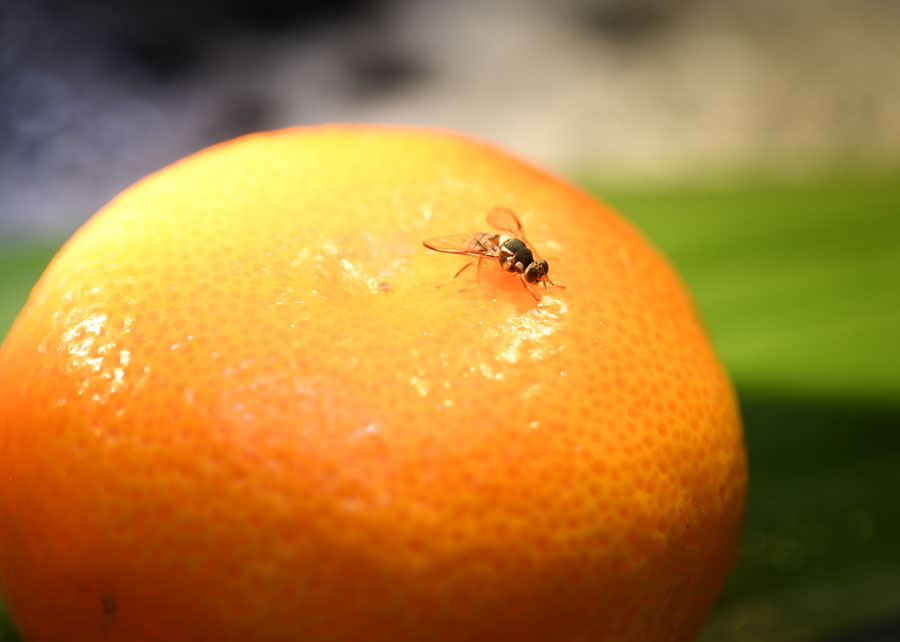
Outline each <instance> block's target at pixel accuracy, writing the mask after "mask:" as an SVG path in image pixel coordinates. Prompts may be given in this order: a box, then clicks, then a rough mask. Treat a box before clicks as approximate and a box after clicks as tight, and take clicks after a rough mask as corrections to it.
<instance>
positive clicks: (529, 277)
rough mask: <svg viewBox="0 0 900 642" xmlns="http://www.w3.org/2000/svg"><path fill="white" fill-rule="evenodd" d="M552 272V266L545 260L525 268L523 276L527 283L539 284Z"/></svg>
mask: <svg viewBox="0 0 900 642" xmlns="http://www.w3.org/2000/svg"><path fill="white" fill-rule="evenodd" d="M549 271H550V265H549V264H548V263H547V261H545V260H544V259H541V260H539V261H535V262H534V263H532V264H531V265H529V266H528V267H527V268H525V273H524V274H523V275H522V276H523V277H524V278H525V280H526V281H528V282H529V283H537V282H538V281H540V280H541V279H542V278H544V277H545V276H547V272H549Z"/></svg>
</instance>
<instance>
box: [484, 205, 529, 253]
mask: <svg viewBox="0 0 900 642" xmlns="http://www.w3.org/2000/svg"><path fill="white" fill-rule="evenodd" d="M487 222H488V225H490V226H491V227H493V228H496V229H498V230H500V231H501V232H508V233H509V234H511V235H512V236H514V237H516V238H517V239H521V240H522V241H523V242H524V243H525V245H527V246H528V249H530V250H531V253H532V254H533V255H534V258H535V259H539V258H540V257H539V256H538V253H537V250H535V249H534V246H533V245H532V244H531V243H529V242H528V239H527V238H526V237H525V228H524V227H523V226H522V223H521V222H520V221H519V217H518V216H516V215H515V214H514V213H513V211H512V210H510V209H507V208H505V207H495V208H494V209H492V210H491V211H490V212H488V214H487Z"/></svg>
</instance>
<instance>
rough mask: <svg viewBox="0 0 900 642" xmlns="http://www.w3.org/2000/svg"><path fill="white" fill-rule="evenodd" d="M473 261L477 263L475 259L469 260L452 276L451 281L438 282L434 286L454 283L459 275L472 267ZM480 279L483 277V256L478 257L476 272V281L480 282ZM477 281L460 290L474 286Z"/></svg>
mask: <svg viewBox="0 0 900 642" xmlns="http://www.w3.org/2000/svg"><path fill="white" fill-rule="evenodd" d="M473 263H475V261H469V262H468V263H466V264H465V265H464V266H462V267H461V268H459V270H458V271H457V272H456V274H454V275H453V277H452V278H451V279H450V280H449V281H445V282H443V283H438V284H437V285H436V286H434V287H436V288H442V287H444V286H445V285H450V284H451V283H453V282H454V281H455V280H456V279H457V278H459V275H460V274H462V273H463V272H465V271H466V269H467V268H470V267H472V264H473ZM480 279H481V258H479V259H478V267H477V271H476V273H475V283H478V281H479V280H480ZM475 283H472V284H470V285H467V286H466V287H464V288H463V289H462V290H460V292H465V291H466V290H468V289H469V288H470V287H472V286H473V285H475Z"/></svg>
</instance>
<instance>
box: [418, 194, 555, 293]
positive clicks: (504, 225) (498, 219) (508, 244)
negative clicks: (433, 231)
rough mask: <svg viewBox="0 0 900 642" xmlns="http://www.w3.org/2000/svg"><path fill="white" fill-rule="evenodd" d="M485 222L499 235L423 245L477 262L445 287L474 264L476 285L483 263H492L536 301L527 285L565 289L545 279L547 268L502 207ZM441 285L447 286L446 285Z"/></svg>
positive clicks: (436, 239)
mask: <svg viewBox="0 0 900 642" xmlns="http://www.w3.org/2000/svg"><path fill="white" fill-rule="evenodd" d="M487 222H488V225H490V226H491V227H493V228H494V229H496V230H499V231H500V232H501V233H500V234H498V233H497V232H476V233H474V234H451V235H449V236H436V237H434V238H430V239H426V240H425V241H423V245H425V247H427V248H429V249H431V250H434V251H436V252H445V253H447V254H462V255H463V256H471V257H474V258H476V259H478V261H469V262H468V263H466V264H465V265H464V266H462V267H461V268H460V269H459V271H458V272H457V273H456V274H454V275H453V278H452V279H450V281H448V283H452V282H453V281H454V280H455V279H456V278H457V277H458V276H459V275H460V274H462V273H463V272H464V271H465V270H466V269H467V268H469V267H471V266H472V265H473V264H474V265H476V273H475V283H478V281H479V279H480V277H481V263H482V261H484V260H485V259H494V260H496V261H497V262H498V263H499V264H500V267H501V269H503V270H505V271H507V272H512V273H514V274H515V275H516V276H518V277H519V280H520V281H521V283H522V287H524V288H525V289H526V290H528V292H529V293H530V294H531V296H533V297H534V298H535V300H537V301H539V300H540V297H539V296H538V295H537V294H535V293H534V291H533V290H532V289H531V288H529V287H528V286H529V285H536V284H538V283H542V284H543V286H544V288H545V289H546V288H547V284H548V283H549V284H550V285H552V286H554V287H557V288H565V286H563V285H559V284H557V283H554V282H553V281H552V280H551V279H550V277H549V276H547V273H548V272H549V271H550V265H549V264H548V263H547V261H546V259H542V258H539V257H538V255H537V252H536V251H535V250H534V248H533V247H531V245H529V243H528V240H527V239H526V238H525V228H523V227H522V223H521V222H519V217H518V216H516V215H515V214H514V213H513V212H512V211H510V210H508V209H506V208H505V207H495V208H494V209H492V210H491V211H490V212H488V214H487ZM440 285H446V283H442V284H440ZM440 285H439V286H438V287H440ZM472 285H474V284H472ZM472 285H469V286H468V287H465V288H463V289H462V290H460V292H464V291H465V290H467V289H469V288H470V287H472Z"/></svg>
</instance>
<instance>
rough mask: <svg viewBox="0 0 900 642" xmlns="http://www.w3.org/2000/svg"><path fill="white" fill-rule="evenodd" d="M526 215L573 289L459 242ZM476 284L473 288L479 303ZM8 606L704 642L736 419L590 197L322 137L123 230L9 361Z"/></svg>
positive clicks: (16, 614) (733, 488)
mask: <svg viewBox="0 0 900 642" xmlns="http://www.w3.org/2000/svg"><path fill="white" fill-rule="evenodd" d="M498 205H502V206H505V207H508V208H510V209H512V210H513V211H515V212H516V213H517V214H518V215H519V218H520V219H521V220H522V222H523V224H524V225H525V229H526V231H527V232H528V235H529V241H530V242H531V243H532V244H533V245H534V246H535V247H536V248H537V250H538V251H539V252H540V253H541V255H542V256H544V257H547V258H548V259H549V261H550V277H551V278H552V279H554V280H555V281H556V282H558V283H562V284H565V286H566V289H565V290H563V289H556V288H549V289H547V290H543V289H540V291H539V292H540V294H541V295H542V298H541V301H540V302H537V301H535V300H534V298H533V297H532V296H531V295H530V294H529V293H528V292H527V291H525V289H523V287H522V285H521V283H520V282H519V281H518V280H517V279H516V278H515V276H514V275H510V274H507V273H504V272H502V271H501V270H499V269H497V268H496V267H494V266H492V265H485V267H484V269H483V270H482V275H481V280H480V283H478V284H477V285H475V286H474V287H472V288H470V289H468V290H467V291H465V292H462V293H460V292H458V291H457V290H458V289H459V288H460V287H464V286H465V285H468V284H469V283H470V282H471V281H472V279H474V276H475V272H474V270H468V271H466V272H464V273H463V275H462V276H460V279H459V280H458V281H457V282H455V283H454V284H453V285H452V286H447V287H443V288H435V287H434V286H435V285H436V284H439V283H442V282H445V281H447V280H448V279H449V278H450V277H451V276H452V275H453V273H454V272H455V271H456V270H458V269H459V268H460V267H461V266H462V265H463V264H464V263H465V262H466V260H467V259H466V258H465V257H459V256H452V255H448V254H441V253H436V252H433V251H430V250H427V249H425V248H424V247H423V246H422V240H423V239H425V238H428V237H432V236H439V235H446V234H453V233H458V232H466V231H473V232H476V231H482V230H484V229H485V228H486V224H485V221H484V217H485V214H486V212H487V211H488V210H489V209H490V208H492V207H494V206H498ZM457 284H458V287H457ZM0 387H2V390H3V391H4V392H3V395H2V399H0V471H2V474H0V594H2V599H3V601H4V603H5V604H6V605H7V608H8V610H9V611H10V613H11V614H12V616H13V618H14V620H15V621H16V622H17V624H18V625H19V627H20V628H21V630H22V632H23V633H24V635H25V637H26V639H27V640H29V642H51V641H53V642H61V641H67V640H79V641H81V642H91V641H94V640H104V641H109V640H123V641H129V642H149V641H160V642H163V641H165V642H171V641H182V640H184V641H187V640H224V641H229V640H235V641H238V640H239V641H246V640H258V641H265V642H270V641H271V642H275V641H288V640H291V641H293V640H304V641H305V642H326V641H327V642H336V641H350V640H354V641H356V640H362V639H365V640H370V641H381V640H384V641H391V642H412V641H421V640H429V641H433V642H441V641H445V640H446V641H450V640H456V641H458V640H467V641H476V642H477V641H488V640H516V641H519V642H525V641H530V640H534V641H540V642H557V641H559V642H563V641H566V642H568V641H575V640H592V641H598V640H619V641H625V640H644V641H647V640H690V639H692V638H694V637H695V636H696V635H697V633H698V631H699V630H700V627H701V625H702V622H703V619H704V617H705V615H706V613H707V612H708V610H709V609H710V607H711V606H712V604H713V601H714V599H715V597H716V594H717V592H718V590H719V588H720V586H721V583H722V581H723V579H724V577H725V575H726V574H727V572H728V570H729V568H730V566H731V564H732V561H733V557H734V553H735V543H736V539H737V533H738V529H739V524H740V518H741V514H742V511H743V505H744V495H745V487H746V460H745V450H744V444H743V438H742V434H741V425H740V419H739V414H738V411H737V407H736V403H735V399H734V395H733V392H732V389H731V387H730V384H729V381H728V379H727V376H726V375H725V373H724V372H723V369H722V367H721V366H720V364H719V361H718V360H717V358H716V356H715V354H714V352H713V350H712V349H711V347H710V344H709V341H708V339H707V337H706V336H705V332H704V330H703V328H702V325H701V323H700V322H699V321H698V319H697V316H696V313H695V310H694V307H693V305H692V303H691V301H690V298H689V296H688V295H687V294H686V292H685V290H684V287H683V286H682V284H681V283H680V281H679V280H678V278H677V277H676V276H675V275H674V273H673V271H672V269H671V268H670V266H669V265H668V264H667V263H666V261H665V260H664V259H663V258H661V257H660V256H659V254H658V253H657V252H656V251H655V250H653V249H652V248H651V247H650V246H649V245H648V243H647V242H646V241H645V240H644V239H643V238H642V237H641V236H640V235H639V234H638V233H636V232H635V231H634V230H633V229H632V228H631V227H630V226H629V225H628V224H626V223H625V222H623V221H622V220H621V219H620V218H619V217H618V216H617V215H615V214H614V213H612V212H611V211H610V210H609V209H608V208H607V207H605V206H603V205H602V204H600V203H598V202H596V201H595V200H593V199H592V198H591V197H590V196H589V195H587V194H585V193H584V192H582V191H580V190H579V189H578V188H576V187H574V186H572V185H571V184H569V183H567V182H565V181H563V180H561V179H559V178H557V177H554V176H552V175H549V174H547V173H546V172H544V171H542V170H540V169H538V168H535V167H533V166H531V165H528V164H526V163H523V162H522V161H520V160H518V159H516V158H514V157H511V156H509V155H508V154H506V153H504V152H502V151H500V150H497V149H495V148H492V147H490V146H487V145H485V144H483V143H480V142H477V141H473V140H470V139H467V138H464V137H460V136H457V135H454V134H450V133H445V132H437V131H429V130H417V129H404V128H389V127H373V126H359V127H351V126H328V127H322V128H309V129H291V130H283V131H278V132H272V133H265V134H258V135H253V136H247V137H244V138H240V139H237V140H235V141H230V142H228V143H224V144H221V145H218V146H215V147H212V148H209V149H207V150H204V151H202V152H200V153H198V154H195V155H194V156H191V157H189V158H187V159H184V160H182V161H180V162H178V163H176V164H174V165H172V166H170V167H168V168H166V169H164V170H162V171H160V172H158V173H156V174H154V175H151V176H149V177H147V178H145V179H143V180H142V181H140V182H139V183H137V184H136V185H134V186H132V187H131V188H129V189H128V190H126V191H125V192H123V193H122V194H121V195H120V196H118V197H117V198H116V199H115V200H113V201H112V202H111V203H110V204H109V205H107V206H106V207H104V208H103V209H102V210H101V211H100V212H98V213H97V214H96V215H95V216H94V217H93V218H92V219H91V220H90V221H89V222H88V223H87V224H86V225H85V226H84V227H83V228H82V229H81V230H79V231H78V232H77V234H75V236H74V237H73V238H72V239H71V240H70V241H69V242H68V244H67V245H66V246H65V247H64V248H63V250H62V251H61V252H60V253H59V255H58V256H57V257H56V258H55V259H54V260H53V262H52V264H51V265H50V267H49V268H48V269H47V271H46V273H45V274H44V276H43V277H42V278H41V280H40V282H39V283H38V285H37V286H36V287H35V289H34V291H33V292H32V294H31V297H30V299H29V301H28V303H27V305H26V307H25V308H24V310H23V311H22V313H21V315H20V316H19V318H18V320H17V321H16V323H15V325H14V326H13V328H12V330H11V332H10V333H9V335H8V337H7V338H6V340H5V342H4V343H3V346H2V349H0Z"/></svg>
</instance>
